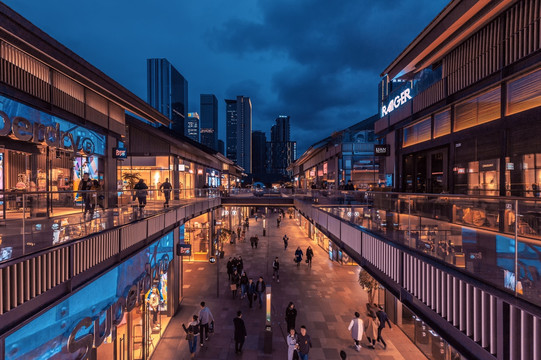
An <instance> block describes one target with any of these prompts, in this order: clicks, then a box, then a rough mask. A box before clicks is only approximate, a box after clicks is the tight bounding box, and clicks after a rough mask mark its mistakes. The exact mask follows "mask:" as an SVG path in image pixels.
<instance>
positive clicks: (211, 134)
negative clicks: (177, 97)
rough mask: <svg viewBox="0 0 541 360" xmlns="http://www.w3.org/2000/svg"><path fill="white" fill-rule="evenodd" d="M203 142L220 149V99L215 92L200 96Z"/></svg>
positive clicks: (212, 147) (217, 149)
mask: <svg viewBox="0 0 541 360" xmlns="http://www.w3.org/2000/svg"><path fill="white" fill-rule="evenodd" d="M200 112H201V117H200V120H201V121H200V124H201V144H203V145H206V146H208V147H209V148H211V149H214V150H216V151H219V148H218V99H216V96H214V95H213V94H201V96H200Z"/></svg>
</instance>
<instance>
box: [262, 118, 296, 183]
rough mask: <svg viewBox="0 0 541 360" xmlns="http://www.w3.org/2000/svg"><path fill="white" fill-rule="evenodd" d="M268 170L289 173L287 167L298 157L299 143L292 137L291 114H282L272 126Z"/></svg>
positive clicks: (268, 146) (268, 150)
mask: <svg viewBox="0 0 541 360" xmlns="http://www.w3.org/2000/svg"><path fill="white" fill-rule="evenodd" d="M267 157H268V162H267V172H268V173H269V174H279V175H283V176H287V175H288V171H287V167H288V166H289V165H290V164H291V163H292V162H293V161H295V159H296V157H297V143H296V142H295V141H291V139H290V127H289V116H287V115H280V116H278V117H277V118H276V124H275V125H273V126H272V127H271V141H270V142H269V143H268V144H267Z"/></svg>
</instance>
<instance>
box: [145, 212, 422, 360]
mask: <svg viewBox="0 0 541 360" xmlns="http://www.w3.org/2000/svg"><path fill="white" fill-rule="evenodd" d="M267 223H268V225H267V226H269V229H268V230H267V236H265V237H264V236H262V233H263V232H262V221H261V220H259V221H258V222H255V220H254V219H253V218H252V219H250V228H249V230H248V232H247V235H246V239H249V238H250V236H253V235H255V234H257V235H258V236H259V239H260V240H259V246H258V249H252V248H251V246H250V242H249V241H248V240H246V241H244V242H241V243H238V244H234V245H229V244H228V245H226V246H225V249H224V250H225V258H224V259H223V260H220V261H219V264H218V265H216V264H210V263H201V262H191V263H190V262H185V263H184V289H183V290H184V300H183V302H182V305H181V309H180V311H179V312H178V314H177V315H176V316H175V317H174V318H173V319H172V320H171V323H170V325H169V327H168V328H167V330H166V332H165V335H164V337H163V338H162V340H161V342H160V343H159V344H158V346H157V348H156V351H155V353H154V355H153V359H179V360H180V359H189V358H190V354H189V351H188V344H187V341H186V340H185V333H184V331H183V330H182V326H181V325H182V323H183V322H184V323H186V324H187V323H188V322H189V320H190V319H191V317H192V315H193V314H197V313H198V312H199V309H200V306H199V303H200V302H201V301H205V302H206V303H207V305H208V306H209V307H210V309H211V311H212V313H213V315H214V318H215V320H216V331H215V334H213V335H211V337H210V339H209V341H208V342H205V344H204V347H202V348H201V347H200V346H198V348H197V353H196V358H198V359H250V360H251V359H284V360H285V359H287V348H286V344H285V335H286V333H285V331H286V329H285V327H286V325H285V319H284V317H285V309H286V307H287V304H288V303H289V302H290V301H293V302H294V303H295V306H296V308H297V311H298V316H297V321H296V328H297V330H298V329H299V328H300V326H301V325H305V326H306V328H307V329H308V334H309V335H310V336H311V338H312V344H313V348H312V349H311V350H310V353H309V358H310V359H311V360H316V359H321V360H330V359H340V357H339V352H340V350H345V351H346V353H347V354H348V359H389V360H390V359H423V358H425V357H424V355H423V354H422V353H421V352H420V351H419V350H418V349H417V348H416V347H415V346H414V345H413V344H412V343H411V341H410V340H409V339H408V338H407V337H406V335H405V334H404V333H402V332H401V330H400V329H399V328H398V327H397V326H393V329H392V330H389V329H388V328H386V329H385V330H384V332H383V335H384V338H385V341H386V342H387V349H386V350H383V349H382V347H381V345H379V344H378V345H376V350H371V349H368V348H367V347H366V346H365V344H367V341H366V340H365V339H364V341H363V348H362V349H361V352H356V351H355V348H354V343H353V340H352V339H351V336H350V333H349V331H348V329H347V327H348V325H349V322H350V320H351V318H352V317H353V314H354V312H355V311H359V312H360V313H361V314H363V318H366V316H365V313H366V311H365V309H366V308H365V304H366V302H367V295H366V293H365V292H364V291H363V290H361V288H360V286H359V284H358V282H357V278H358V267H356V266H343V265H340V264H338V263H336V262H332V261H330V260H329V258H328V254H327V253H326V252H325V251H323V250H322V249H321V248H320V247H319V246H317V245H315V244H314V243H313V242H312V241H311V240H310V239H309V238H308V237H306V235H305V234H304V233H303V232H302V231H301V229H300V228H299V227H298V226H297V225H296V223H295V220H291V219H288V218H286V219H284V220H283V221H282V224H281V226H280V228H276V215H274V214H273V215H270V216H269V217H268V221H267ZM284 234H287V235H288V237H289V246H288V249H287V250H286V251H284V246H283V241H282V237H283V235H284ZM308 245H311V246H312V248H313V250H314V255H315V256H314V259H313V265H312V268H309V267H308V265H307V264H306V263H305V262H303V263H302V264H301V266H299V267H297V266H296V265H295V263H294V262H293V257H294V252H295V250H296V248H297V246H300V247H301V249H302V250H303V252H306V248H307V247H308ZM236 255H241V256H242V258H243V260H244V270H245V271H246V273H247V275H248V277H252V278H253V279H254V281H257V278H258V277H259V276H263V278H264V280H265V282H266V284H267V285H271V289H272V308H273V311H272V331H273V334H272V335H273V344H272V346H273V351H272V354H265V353H264V352H263V339H264V332H265V307H264V306H263V308H262V309H259V307H258V306H254V307H253V308H252V309H250V308H249V306H248V300H247V299H243V300H240V299H239V297H238V296H237V298H236V299H232V296H231V290H230V287H229V282H228V279H227V271H226V262H227V259H229V257H230V256H231V257H232V256H236ZM275 256H278V257H279V260H280V283H277V282H275V281H274V282H273V281H272V260H273V259H274V257H275ZM216 266H219V270H220V271H219V284H218V285H219V298H217V297H216V295H217V286H216V285H217V284H216V277H217V273H216ZM239 293H240V291H239ZM238 310H241V311H242V312H243V319H244V321H245V323H246V329H247V332H248V337H247V339H246V343H245V344H244V349H243V353H242V354H240V355H237V354H235V348H234V347H235V343H234V340H233V318H234V317H235V315H236V312H237V311H238Z"/></svg>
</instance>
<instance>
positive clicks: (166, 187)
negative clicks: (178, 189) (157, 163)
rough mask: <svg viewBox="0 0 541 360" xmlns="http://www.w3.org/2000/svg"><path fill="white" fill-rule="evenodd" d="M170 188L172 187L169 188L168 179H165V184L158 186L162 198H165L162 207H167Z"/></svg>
mask: <svg viewBox="0 0 541 360" xmlns="http://www.w3.org/2000/svg"><path fill="white" fill-rule="evenodd" d="M172 188H173V186H171V183H170V182H169V179H168V178H166V179H165V182H163V183H162V184H161V185H160V190H161V191H162V192H163V196H164V197H165V203H164V204H163V207H169V200H170V199H171V189H172Z"/></svg>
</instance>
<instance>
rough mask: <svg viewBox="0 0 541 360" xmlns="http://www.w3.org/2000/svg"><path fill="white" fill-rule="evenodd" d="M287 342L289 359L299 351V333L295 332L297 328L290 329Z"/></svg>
mask: <svg viewBox="0 0 541 360" xmlns="http://www.w3.org/2000/svg"><path fill="white" fill-rule="evenodd" d="M286 343H287V360H293V354H294V353H295V351H297V348H298V345H297V334H295V329H290V330H289V334H288V335H287V338H286Z"/></svg>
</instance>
